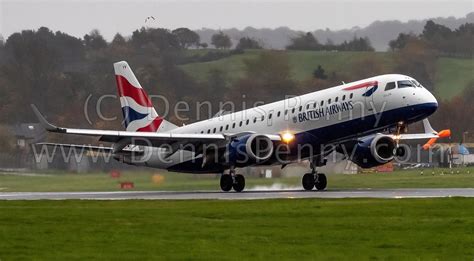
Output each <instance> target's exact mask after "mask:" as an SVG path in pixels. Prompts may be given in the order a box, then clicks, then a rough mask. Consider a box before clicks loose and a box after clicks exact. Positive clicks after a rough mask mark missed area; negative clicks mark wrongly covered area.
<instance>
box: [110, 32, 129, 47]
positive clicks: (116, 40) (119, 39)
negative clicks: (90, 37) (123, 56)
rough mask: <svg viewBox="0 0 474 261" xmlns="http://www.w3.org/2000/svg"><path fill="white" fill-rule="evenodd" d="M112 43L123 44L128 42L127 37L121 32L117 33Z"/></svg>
mask: <svg viewBox="0 0 474 261" xmlns="http://www.w3.org/2000/svg"><path fill="white" fill-rule="evenodd" d="M111 44H112V45H116V46H122V45H125V44H127V41H126V40H125V38H123V36H122V35H121V34H119V33H116V34H115V36H114V39H113V40H112V43H111Z"/></svg>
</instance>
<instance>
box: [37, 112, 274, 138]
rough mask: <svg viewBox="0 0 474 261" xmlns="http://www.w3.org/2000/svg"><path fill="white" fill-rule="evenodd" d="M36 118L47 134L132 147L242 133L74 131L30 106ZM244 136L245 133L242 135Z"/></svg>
mask: <svg viewBox="0 0 474 261" xmlns="http://www.w3.org/2000/svg"><path fill="white" fill-rule="evenodd" d="M31 107H32V109H33V111H34V113H35V115H36V117H37V118H38V120H39V121H40V123H41V125H42V126H43V127H44V128H45V129H46V130H47V131H49V132H56V133H63V134H75V135H82V136H96V137H100V138H99V141H104V142H114V143H116V142H119V141H121V142H122V141H124V142H123V143H124V144H126V143H129V144H134V145H143V146H153V147H159V146H162V145H165V144H168V145H171V144H174V145H176V144H180V145H186V144H212V143H218V142H220V141H225V140H228V139H229V138H232V137H235V136H240V135H242V133H239V134H235V135H225V134H218V133H216V134H194V133H189V134H188V133H169V132H168V133H167V132H164V133H162V132H135V131H116V130H94V129H74V128H63V127H58V126H55V125H53V124H51V123H49V122H48V121H47V120H46V118H45V117H44V116H43V115H42V114H41V113H40V111H39V110H38V109H37V108H36V106H34V105H33V104H32V105H31ZM244 134H245V133H244ZM267 136H269V138H270V139H271V140H275V141H280V140H281V137H280V136H279V135H267Z"/></svg>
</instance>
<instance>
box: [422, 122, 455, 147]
mask: <svg viewBox="0 0 474 261" xmlns="http://www.w3.org/2000/svg"><path fill="white" fill-rule="evenodd" d="M423 127H424V128H425V133H433V134H436V135H438V138H448V137H451V130H449V129H447V130H442V131H440V132H437V131H435V130H434V129H433V128H432V127H431V124H430V122H429V121H428V118H426V119H424V120H423ZM438 138H431V139H429V140H428V142H426V143H425V145H423V149H424V150H428V149H429V148H431V146H433V144H434V143H435V142H436V140H438Z"/></svg>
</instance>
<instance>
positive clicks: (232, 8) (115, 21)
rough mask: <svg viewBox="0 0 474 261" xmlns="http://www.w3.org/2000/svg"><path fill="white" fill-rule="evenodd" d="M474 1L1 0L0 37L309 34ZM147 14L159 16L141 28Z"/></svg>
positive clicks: (457, 10) (461, 12) (455, 8)
mask: <svg viewBox="0 0 474 261" xmlns="http://www.w3.org/2000/svg"><path fill="white" fill-rule="evenodd" d="M472 11H474V1H472V0H450V1H430V0H413V1H409V0H399V1H394V0H378V1H376V0H375V1H374V0H371V1H369V0H363V1H347V0H332V1H328V0H324V1H321V0H319V1H317V0H315V1H263V0H254V1H230V0H227V1H209V0H207V1H196V0H194V1H189V0H186V1H170V0H168V1H164V0H155V1H145V0H141V1H110V0H102V1H90V0H83V1H57V0H55V1H31V0H30V1H21V0H20V1H12V0H0V33H1V34H2V35H3V36H4V37H5V38H6V37H8V36H9V35H10V34H11V33H13V32H18V31H20V30H22V29H37V28H38V27H39V26H47V27H49V28H50V29H52V30H54V31H56V30H60V31H63V32H66V33H68V34H71V35H75V36H79V37H82V36H83V35H84V34H86V33H88V32H90V31H91V30H92V29H99V31H100V32H101V33H102V34H103V35H104V36H105V37H106V38H107V39H111V38H112V37H113V35H114V34H115V33H116V32H120V33H122V34H124V35H130V34H131V33H132V31H134V30H135V29H137V28H140V27H141V26H146V25H148V26H151V27H165V28H170V29H173V28H177V27H189V28H192V29H200V28H203V27H207V28H215V29H218V28H231V27H236V28H239V29H242V28H244V27H246V26H252V27H256V28H262V27H267V28H276V27H279V26H287V27H290V28H292V29H297V30H304V31H310V30H315V29H325V28H330V29H345V28H351V27H353V26H366V25H368V24H370V23H371V22H373V21H375V20H400V21H408V20H410V19H424V18H430V17H440V16H442V17H448V16H455V17H464V16H465V15H466V14H467V13H469V12H472ZM147 16H154V17H156V18H157V20H156V21H155V22H151V23H147V24H145V18H146V17H147Z"/></svg>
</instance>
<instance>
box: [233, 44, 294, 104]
mask: <svg viewBox="0 0 474 261" xmlns="http://www.w3.org/2000/svg"><path fill="white" fill-rule="evenodd" d="M244 71H245V76H244V78H242V79H240V80H239V81H237V82H236V84H235V85H234V86H233V87H232V88H231V89H232V97H229V98H230V99H232V100H235V101H239V99H240V98H242V95H246V102H249V103H255V102H258V101H263V102H271V101H275V100H277V99H283V98H285V96H286V95H290V94H294V93H295V86H296V85H295V83H294V82H293V81H292V80H291V68H290V65H289V61H288V55H287V54H286V53H284V52H278V51H264V52H261V53H260V54H259V55H258V57H257V58H253V59H250V58H249V59H244ZM236 104H238V103H237V102H236Z"/></svg>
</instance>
